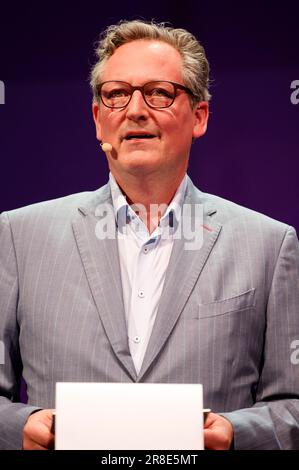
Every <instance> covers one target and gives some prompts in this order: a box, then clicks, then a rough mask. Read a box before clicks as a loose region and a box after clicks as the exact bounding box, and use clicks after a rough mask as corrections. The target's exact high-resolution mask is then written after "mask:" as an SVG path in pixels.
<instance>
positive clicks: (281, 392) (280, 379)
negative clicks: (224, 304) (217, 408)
mask: <svg viewBox="0 0 299 470" xmlns="http://www.w3.org/2000/svg"><path fill="white" fill-rule="evenodd" d="M266 319H267V320H266V331H265V342H264V355H263V362H262V364H261V372H260V380H259V384H258V387H257V391H256V403H255V404H254V406H253V407H252V408H246V409H241V410H236V411H233V412H228V413H221V415H222V416H225V417H226V418H227V419H228V420H229V421H230V422H231V423H232V425H233V428H234V448H235V449H265V450H266V449H299V244H298V239H297V236H296V232H295V230H294V229H293V228H292V227H289V228H288V230H287V231H286V234H285V237H284V239H283V243H282V245H281V249H280V253H279V256H278V258H277V262H276V266H275V270H274V275H273V279H272V285H271V290H270V294H269V297H268V302H267V308H266Z"/></svg>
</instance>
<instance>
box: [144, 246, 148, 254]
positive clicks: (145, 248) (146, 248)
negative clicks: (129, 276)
mask: <svg viewBox="0 0 299 470" xmlns="http://www.w3.org/2000/svg"><path fill="white" fill-rule="evenodd" d="M148 252H149V249H148V247H147V246H145V247H144V248H143V253H145V254H146V253H148Z"/></svg>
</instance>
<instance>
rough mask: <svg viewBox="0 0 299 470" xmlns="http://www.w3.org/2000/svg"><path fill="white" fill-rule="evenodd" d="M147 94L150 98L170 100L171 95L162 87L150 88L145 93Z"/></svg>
mask: <svg viewBox="0 0 299 470" xmlns="http://www.w3.org/2000/svg"><path fill="white" fill-rule="evenodd" d="M147 94H148V95H149V96H152V97H157V98H158V97H161V98H172V97H173V93H171V92H170V90H167V89H166V88H162V87H157V88H152V89H151V90H148V91H147Z"/></svg>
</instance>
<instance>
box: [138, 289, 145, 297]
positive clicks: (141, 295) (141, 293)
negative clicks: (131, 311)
mask: <svg viewBox="0 0 299 470" xmlns="http://www.w3.org/2000/svg"><path fill="white" fill-rule="evenodd" d="M144 296H145V294H144V291H143V290H140V291H139V292H138V297H140V298H141V299H143V297H144Z"/></svg>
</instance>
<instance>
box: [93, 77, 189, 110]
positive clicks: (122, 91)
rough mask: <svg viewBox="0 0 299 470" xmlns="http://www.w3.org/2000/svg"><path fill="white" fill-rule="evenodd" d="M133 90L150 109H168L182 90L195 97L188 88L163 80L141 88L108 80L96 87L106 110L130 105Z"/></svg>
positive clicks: (146, 84) (149, 83)
mask: <svg viewBox="0 0 299 470" xmlns="http://www.w3.org/2000/svg"><path fill="white" fill-rule="evenodd" d="M135 90H139V91H140V92H141V93H142V96H143V99H144V101H145V102H146V104H147V105H148V106H149V107H150V108H160V109H161V108H169V106H171V105H172V103H173V102H174V100H175V98H176V96H177V90H183V91H185V92H186V93H188V94H189V95H192V96H193V97H194V96H195V95H194V93H192V91H191V90H190V89H189V88H187V87H185V86H183V85H180V84H179V83H175V82H168V81H165V80H164V81H161V80H159V81H158V80H155V81H153V82H148V83H145V84H144V85H143V86H132V85H130V83H127V82H121V81H118V80H113V81H112V80H110V81H107V82H103V83H100V85H98V86H97V93H98V97H100V98H101V101H102V103H103V104H104V105H105V106H107V108H125V107H126V106H127V105H128V104H129V103H130V101H131V98H132V95H133V93H134V91H135Z"/></svg>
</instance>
